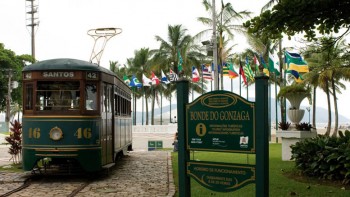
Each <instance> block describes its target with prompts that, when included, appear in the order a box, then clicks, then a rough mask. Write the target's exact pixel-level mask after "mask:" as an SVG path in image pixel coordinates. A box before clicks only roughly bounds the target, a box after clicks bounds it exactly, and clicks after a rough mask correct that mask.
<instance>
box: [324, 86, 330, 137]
mask: <svg viewBox="0 0 350 197" xmlns="http://www.w3.org/2000/svg"><path fill="white" fill-rule="evenodd" d="M326 94H327V105H328V125H327V131H326V133H325V135H327V136H329V135H330V133H331V126H332V113H331V101H330V96H329V87H328V81H326Z"/></svg>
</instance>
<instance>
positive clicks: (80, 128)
mask: <svg viewBox="0 0 350 197" xmlns="http://www.w3.org/2000/svg"><path fill="white" fill-rule="evenodd" d="M100 127H101V119H99V118H84V119H68V118H54V117H52V118H38V117H35V118H26V117H24V118H23V135H22V137H23V150H22V157H23V168H24V170H32V169H33V168H34V167H35V165H37V162H38V161H39V160H40V159H44V158H52V159H53V162H54V161H55V160H60V159H65V160H66V159H74V160H77V161H78V162H79V163H80V164H81V166H82V167H83V169H85V170H86V171H96V170H99V169H100V167H101V163H102V162H101V146H100V145H101V144H100V129H101V128H100Z"/></svg>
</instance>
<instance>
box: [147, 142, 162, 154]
mask: <svg viewBox="0 0 350 197" xmlns="http://www.w3.org/2000/svg"><path fill="white" fill-rule="evenodd" d="M161 148H163V141H153V140H149V141H148V150H149V151H151V150H156V149H161Z"/></svg>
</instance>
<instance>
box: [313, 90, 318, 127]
mask: <svg viewBox="0 0 350 197" xmlns="http://www.w3.org/2000/svg"><path fill="white" fill-rule="evenodd" d="M316 89H317V86H314V98H313V102H312V127H313V128H316Z"/></svg>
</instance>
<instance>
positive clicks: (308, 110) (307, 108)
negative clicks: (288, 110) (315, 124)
mask: <svg viewBox="0 0 350 197" xmlns="http://www.w3.org/2000/svg"><path fill="white" fill-rule="evenodd" d="M306 110H307V112H309V124H310V107H306Z"/></svg>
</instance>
